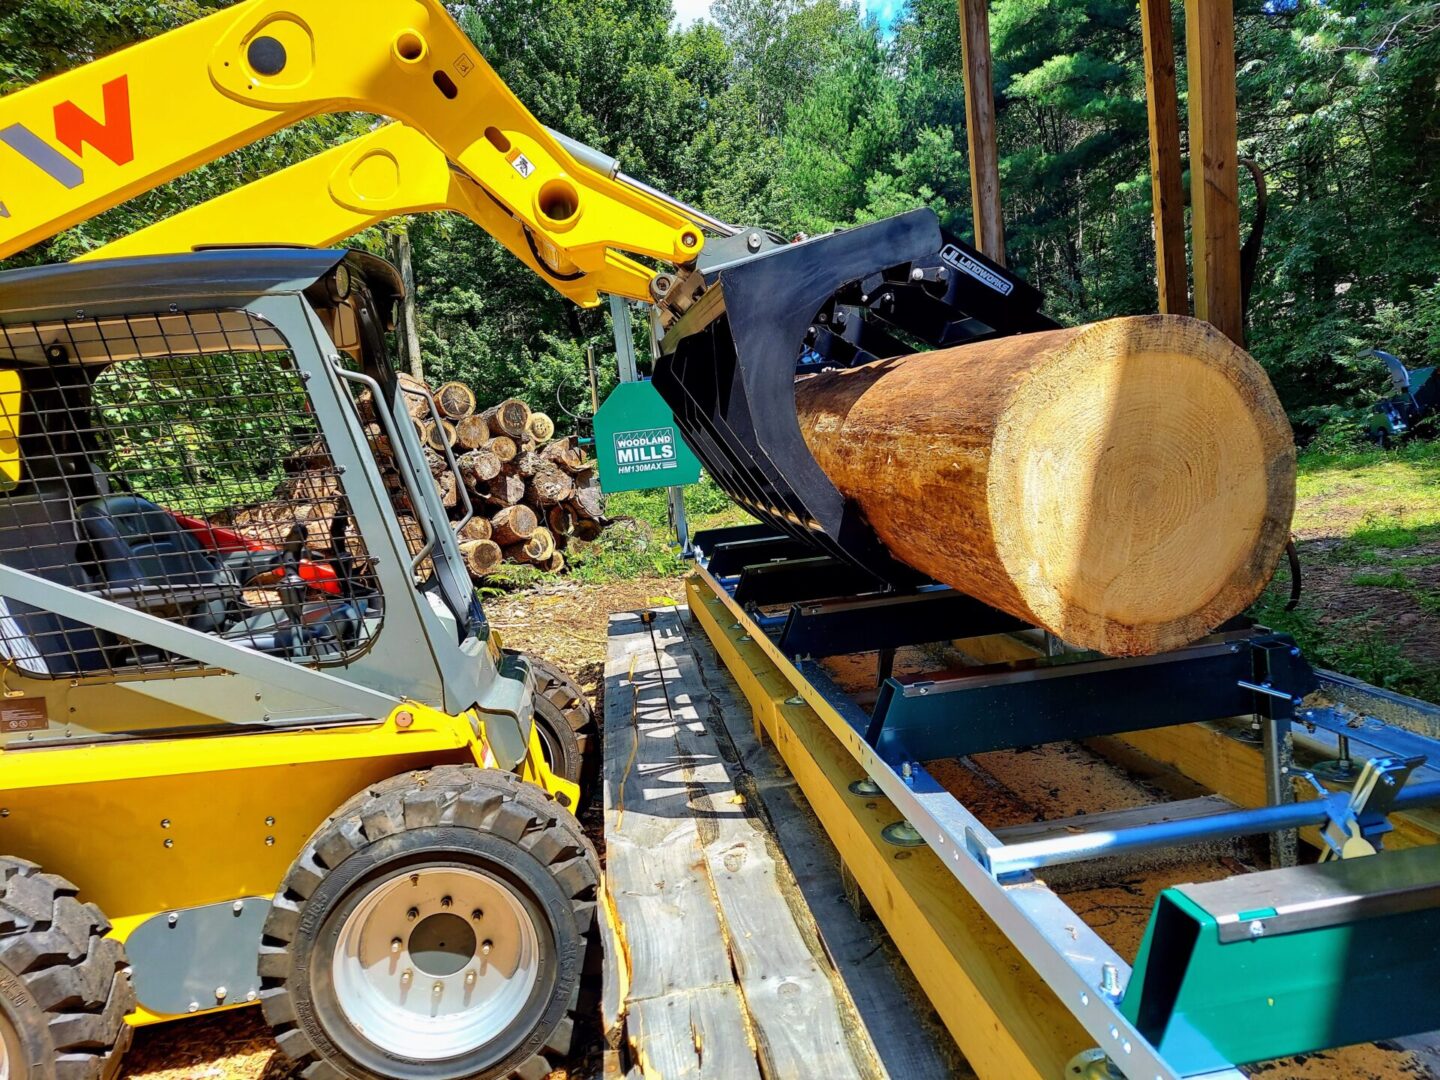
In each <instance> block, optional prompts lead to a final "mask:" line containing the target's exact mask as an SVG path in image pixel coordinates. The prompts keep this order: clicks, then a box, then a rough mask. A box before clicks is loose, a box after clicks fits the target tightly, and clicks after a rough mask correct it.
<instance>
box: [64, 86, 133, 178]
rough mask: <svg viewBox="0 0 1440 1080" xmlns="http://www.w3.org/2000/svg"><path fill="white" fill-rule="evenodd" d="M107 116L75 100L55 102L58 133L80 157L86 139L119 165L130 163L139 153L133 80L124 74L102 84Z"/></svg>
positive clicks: (67, 145) (72, 151)
mask: <svg viewBox="0 0 1440 1080" xmlns="http://www.w3.org/2000/svg"><path fill="white" fill-rule="evenodd" d="M102 93H103V94H104V102H105V120H104V122H103V123H102V122H101V121H99V120H96V119H95V118H94V117H93V116H90V115H89V114H88V113H86V112H84V111H83V110H82V109H81V108H80V107H79V106H78V105H76V104H75V103H74V102H73V101H62V102H61V103H60V104H59V105H56V106H55V137H56V138H57V139H59V140H60V142H61V143H63V144H64V145H65V146H66V147H68V148H69V149H70V152H71V153H73V154H74V155H75V156H76V157H80V156H82V153H83V147H84V144H85V143H89V144H90V145H91V146H93V147H95V149H96V150H99V151H100V152H101V153H102V154H104V155H105V156H106V157H107V158H109V159H110V160H111V161H113V162H114V163H115V164H116V165H128V164H129V163H130V162H131V161H132V160H133V159H134V157H135V139H134V134H133V132H132V131H131V128H130V82H129V78H128V77H127V76H125V75H121V76H120V77H119V78H118V79H111V80H110V81H109V82H108V83H106V84H105V85H104V87H102Z"/></svg>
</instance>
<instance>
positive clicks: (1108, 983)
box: [1100, 964, 1122, 998]
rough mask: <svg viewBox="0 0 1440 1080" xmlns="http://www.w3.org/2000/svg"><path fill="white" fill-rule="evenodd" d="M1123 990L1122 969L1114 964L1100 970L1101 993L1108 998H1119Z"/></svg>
mask: <svg viewBox="0 0 1440 1080" xmlns="http://www.w3.org/2000/svg"><path fill="white" fill-rule="evenodd" d="M1121 989H1122V987H1121V986H1120V969H1119V968H1118V967H1116V966H1115V965H1114V964H1106V965H1105V966H1104V967H1102V968H1101V969H1100V992H1101V993H1102V994H1104V995H1105V996H1106V997H1112V998H1118V997H1119V996H1120V991H1121Z"/></svg>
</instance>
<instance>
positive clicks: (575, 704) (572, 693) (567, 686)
mask: <svg viewBox="0 0 1440 1080" xmlns="http://www.w3.org/2000/svg"><path fill="white" fill-rule="evenodd" d="M524 656H525V659H526V660H528V661H529V662H530V670H531V671H532V672H534V674H535V723H536V725H537V726H538V727H539V728H540V738H541V741H542V742H544V743H545V754H546V759H547V763H548V764H549V765H550V768H551V769H552V770H553V771H555V772H557V773H559V774H560V775H561V776H563V777H564V778H565V779H566V780H569V781H570V782H571V783H574V784H579V785H580V805H579V806H572V807H570V809H571V810H572V811H573V812H575V813H579V812H580V810H581V809H582V808H583V807H585V806H586V805H588V804H589V802H590V800H591V799H592V798H594V796H595V792H596V791H597V790H598V788H599V783H600V728H599V725H598V724H596V722H595V709H594V707H593V706H592V705H591V704H590V699H589V698H587V697H586V696H585V691H583V690H582V689H580V686H579V684H577V683H576V682H575V680H574V679H572V678H570V677H569V676H568V675H566V674H565V673H564V672H563V671H561V670H560V669H559V668H557V667H555V666H554V665H552V664H551V663H549V662H548V661H546V660H541V659H540V658H539V657H538V656H534V655H532V654H530V653H525V654H524ZM557 762H558V764H559V767H558V768H557V767H556V766H557Z"/></svg>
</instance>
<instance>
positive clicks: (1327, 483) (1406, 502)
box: [1295, 441, 1440, 548]
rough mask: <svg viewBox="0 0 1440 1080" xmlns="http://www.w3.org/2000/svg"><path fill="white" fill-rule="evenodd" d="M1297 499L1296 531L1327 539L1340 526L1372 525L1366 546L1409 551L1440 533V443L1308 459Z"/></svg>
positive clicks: (1314, 454)
mask: <svg viewBox="0 0 1440 1080" xmlns="http://www.w3.org/2000/svg"><path fill="white" fill-rule="evenodd" d="M1298 465H1299V469H1298V475H1297V477H1296V485H1295V493H1296V496H1297V505H1296V512H1295V529H1296V531H1297V532H1298V533H1300V535H1301V536H1316V535H1325V534H1327V533H1329V532H1332V527H1333V526H1334V525H1335V524H1336V523H1337V522H1340V521H1345V520H1363V521H1367V522H1368V525H1367V527H1366V529H1365V530H1364V532H1365V534H1366V535H1365V536H1363V537H1362V538H1360V542H1362V543H1369V544H1371V545H1372V546H1375V547H1390V548H1396V547H1406V546H1410V545H1412V544H1414V543H1416V542H1417V541H1415V540H1414V539H1412V538H1411V537H1413V535H1414V534H1416V533H1417V532H1432V533H1440V498H1437V496H1436V492H1437V485H1440V441H1436V442H1413V443H1407V444H1406V445H1405V446H1403V447H1401V448H1400V449H1398V450H1381V449H1378V448H1366V449H1356V450H1349V451H1344V452H1314V451H1307V452H1305V453H1302V454H1301V455H1300V458H1299V462H1298Z"/></svg>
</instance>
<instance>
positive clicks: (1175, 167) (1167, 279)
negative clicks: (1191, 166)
mask: <svg viewBox="0 0 1440 1080" xmlns="http://www.w3.org/2000/svg"><path fill="white" fill-rule="evenodd" d="M1140 33H1141V36H1142V37H1143V38H1144V41H1145V104H1146V107H1147V108H1148V110H1149V113H1150V201H1151V206H1152V208H1153V213H1154V216H1155V277H1156V284H1157V286H1158V290H1159V293H1160V312H1161V314H1163V315H1188V314H1190V301H1189V290H1188V288H1187V281H1186V273H1187V271H1186V265H1185V192H1184V188H1183V185H1182V184H1181V176H1180V99H1179V96H1178V95H1177V93H1176V90H1175V32H1174V28H1173V27H1172V26H1171V21H1170V0H1140Z"/></svg>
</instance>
